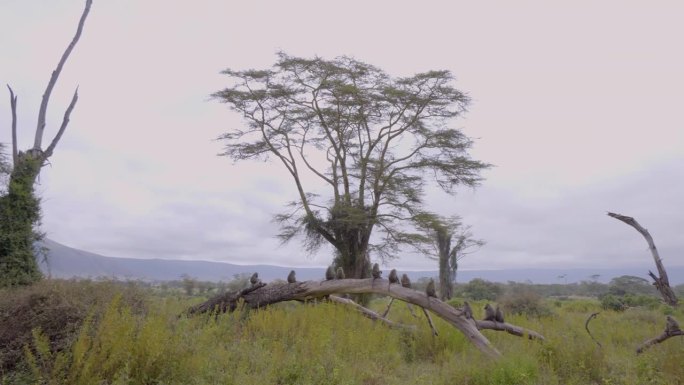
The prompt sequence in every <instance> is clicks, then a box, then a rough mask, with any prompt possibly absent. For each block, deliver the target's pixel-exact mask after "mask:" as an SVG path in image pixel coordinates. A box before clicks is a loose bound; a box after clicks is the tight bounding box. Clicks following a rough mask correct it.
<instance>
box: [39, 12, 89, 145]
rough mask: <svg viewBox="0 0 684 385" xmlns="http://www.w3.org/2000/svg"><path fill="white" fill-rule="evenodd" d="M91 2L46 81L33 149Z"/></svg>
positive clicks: (42, 129)
mask: <svg viewBox="0 0 684 385" xmlns="http://www.w3.org/2000/svg"><path fill="white" fill-rule="evenodd" d="M92 4H93V0H86V4H85V8H84V9H83V13H82V14H81V19H80V20H79V21H78V28H76V34H75V35H74V38H73V39H72V40H71V43H69V45H68V46H67V48H66V50H64V53H63V54H62V57H61V59H59V63H57V68H56V69H55V70H54V71H52V76H50V81H49V82H48V85H47V87H46V88H45V93H44V94H43V100H42V101H41V103H40V110H39V111H38V126H37V127H36V138H35V141H34V143H33V149H34V150H40V149H41V146H42V142H43V132H44V131H45V116H46V114H47V107H48V102H49V101H50V95H51V94H52V89H53V88H54V87H55V84H57V79H58V78H59V74H60V73H61V72H62V68H63V67H64V63H66V61H67V59H68V58H69V55H70V54H71V51H73V49H74V47H75V46H76V43H77V42H78V40H79V39H80V38H81V32H83V25H84V24H85V21H86V18H87V17H88V13H89V12H90V6H91V5H92ZM72 102H73V100H72ZM53 142H54V141H53Z"/></svg>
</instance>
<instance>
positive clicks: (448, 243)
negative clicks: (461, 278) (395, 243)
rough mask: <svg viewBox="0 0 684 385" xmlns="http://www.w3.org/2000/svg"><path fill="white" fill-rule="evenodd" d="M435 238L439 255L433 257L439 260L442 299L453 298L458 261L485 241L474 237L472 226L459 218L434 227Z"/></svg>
mask: <svg viewBox="0 0 684 385" xmlns="http://www.w3.org/2000/svg"><path fill="white" fill-rule="evenodd" d="M434 240H435V246H436V248H437V256H436V257H431V258H432V259H436V260H437V261H438V262H439V295H440V299H442V300H445V299H451V296H452V295H453V292H454V282H456V272H457V271H458V262H459V261H460V260H461V259H462V258H463V257H465V256H466V255H468V254H471V253H473V252H475V251H476V250H477V249H479V248H480V247H482V246H483V245H484V244H485V242H484V241H483V240H481V239H474V238H473V234H472V232H471V231H470V227H469V226H464V225H463V224H462V223H461V222H460V221H458V220H452V221H451V222H450V223H446V224H443V225H439V226H437V227H436V228H435V229H434Z"/></svg>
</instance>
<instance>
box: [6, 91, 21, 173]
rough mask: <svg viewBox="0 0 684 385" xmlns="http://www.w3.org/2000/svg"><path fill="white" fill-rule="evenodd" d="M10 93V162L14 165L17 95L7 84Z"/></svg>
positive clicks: (15, 157) (15, 154) (16, 154)
mask: <svg viewBox="0 0 684 385" xmlns="http://www.w3.org/2000/svg"><path fill="white" fill-rule="evenodd" d="M7 89H8V90H9V93H10V108H11V109H12V164H14V165H16V164H17V162H18V161H19V159H18V158H17V156H18V152H17V96H16V95H14V91H12V87H10V85H9V84H8V85H7Z"/></svg>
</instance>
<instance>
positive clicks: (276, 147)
mask: <svg viewBox="0 0 684 385" xmlns="http://www.w3.org/2000/svg"><path fill="white" fill-rule="evenodd" d="M223 73H224V74H226V75H227V76H228V78H229V81H230V84H229V86H228V87H226V88H225V89H223V90H222V91H218V92H216V93H215V94H213V97H215V98H216V99H218V100H219V101H221V102H223V103H226V104H228V105H229V106H230V107H231V108H232V109H233V110H235V111H237V112H238V113H240V114H241V115H242V116H243V118H244V119H245V120H246V121H247V125H246V127H245V128H240V129H238V128H235V129H231V130H230V131H229V132H227V133H226V134H224V135H223V136H221V138H222V139H223V140H224V141H225V144H226V147H225V152H224V153H223V155H225V156H229V157H230V158H232V159H233V160H236V161H238V160H247V159H266V158H269V157H270V158H275V159H276V160H278V161H279V162H280V163H281V164H282V165H283V167H284V168H285V169H286V170H287V172H288V173H289V174H290V175H291V176H292V181H293V182H294V185H295V186H296V189H297V199H296V200H295V201H294V202H292V204H291V210H290V211H289V212H286V213H283V214H280V215H277V216H276V220H277V221H278V222H279V223H280V224H281V229H282V232H281V234H280V237H281V239H282V240H283V241H284V242H287V241H290V240H291V239H293V238H294V237H296V236H298V235H303V236H304V242H305V245H306V248H307V249H308V250H309V251H315V250H317V249H318V248H319V247H320V246H321V245H322V244H324V243H328V244H330V245H332V246H333V248H334V249H335V251H336V253H335V255H336V257H335V261H334V263H335V264H336V265H337V266H341V267H343V269H344V271H345V273H346V275H347V277H355V278H362V277H367V276H368V274H369V269H370V254H371V253H373V254H374V255H375V256H376V257H377V258H379V259H381V260H382V261H386V260H389V259H391V258H393V257H396V253H397V252H398V251H399V250H400V247H401V246H402V245H407V244H408V245H417V244H420V243H424V242H426V238H425V237H424V236H423V235H421V234H420V232H419V231H418V229H417V226H419V225H418V224H417V223H416V219H417V218H419V217H421V215H423V214H424V213H425V210H424V204H423V189H424V187H425V185H426V184H427V183H429V181H430V179H432V180H433V181H435V182H436V183H437V184H438V185H439V186H440V187H441V188H442V189H443V190H444V191H446V192H449V193H453V192H454V189H455V188H456V187H457V186H460V185H465V186H475V185H477V184H478V182H479V181H480V180H481V177H480V171H481V170H482V169H484V168H486V167H488V165H487V164H485V163H482V162H479V161H476V160H472V159H471V158H470V157H469V155H468V153H467V150H468V149H469V148H470V146H471V145H472V141H471V140H470V139H469V138H467V137H466V136H465V135H463V133H462V132H461V131H459V130H458V129H455V128H452V127H450V126H449V125H448V124H449V123H450V122H451V121H452V120H453V118H455V117H457V116H459V115H460V114H461V113H462V112H463V111H464V110H465V107H466V106H467V104H468V101H469V99H468V97H467V96H466V95H465V94H463V93H462V92H460V91H458V90H457V89H455V88H454V87H452V86H451V83H452V76H451V74H450V73H449V72H448V71H429V72H425V73H419V74H416V75H414V76H410V77H404V78H392V77H390V76H389V75H387V74H386V73H385V72H383V71H382V70H380V69H378V68H376V67H373V66H371V65H369V64H366V63H362V62H360V61H357V60H355V59H351V58H348V57H339V58H336V59H333V60H324V59H321V58H313V59H304V58H298V57H292V56H288V55H286V54H284V53H279V54H278V60H277V61H276V63H275V64H274V66H273V67H272V68H270V69H265V70H246V71H234V70H225V71H223ZM310 176H311V177H313V178H316V179H317V180H318V181H319V182H320V183H319V184H321V185H324V186H327V193H326V194H315V193H314V192H320V189H318V190H317V189H316V188H315V187H312V185H311V182H310V179H308V177H310ZM307 183H308V184H307Z"/></svg>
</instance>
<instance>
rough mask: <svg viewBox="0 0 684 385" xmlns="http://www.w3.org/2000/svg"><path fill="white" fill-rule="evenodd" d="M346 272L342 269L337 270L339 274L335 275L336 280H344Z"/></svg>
mask: <svg viewBox="0 0 684 385" xmlns="http://www.w3.org/2000/svg"><path fill="white" fill-rule="evenodd" d="M344 278H345V277H344V270H343V269H342V267H338V268H337V273H336V274H335V279H344Z"/></svg>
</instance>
